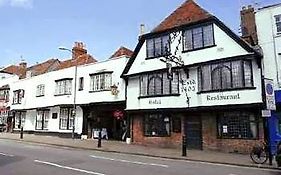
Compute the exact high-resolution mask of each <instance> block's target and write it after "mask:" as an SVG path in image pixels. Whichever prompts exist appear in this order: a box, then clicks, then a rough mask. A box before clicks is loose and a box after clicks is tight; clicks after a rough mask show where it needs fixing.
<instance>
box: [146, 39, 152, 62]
mask: <svg viewBox="0 0 281 175" xmlns="http://www.w3.org/2000/svg"><path fill="white" fill-rule="evenodd" d="M146 51H147V57H148V58H149V57H154V42H153V39H149V40H147V41H146Z"/></svg>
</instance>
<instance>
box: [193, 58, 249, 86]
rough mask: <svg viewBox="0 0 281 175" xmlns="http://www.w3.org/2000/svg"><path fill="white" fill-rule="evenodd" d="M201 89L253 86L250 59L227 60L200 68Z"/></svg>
mask: <svg viewBox="0 0 281 175" xmlns="http://www.w3.org/2000/svg"><path fill="white" fill-rule="evenodd" d="M198 77H199V82H198V83H199V91H210V90H227V89H235V88H245V87H253V86H254V83H253V72H252V62H251V61H250V60H236V61H225V62H219V63H212V64H207V65H202V66H200V67H199V68H198Z"/></svg>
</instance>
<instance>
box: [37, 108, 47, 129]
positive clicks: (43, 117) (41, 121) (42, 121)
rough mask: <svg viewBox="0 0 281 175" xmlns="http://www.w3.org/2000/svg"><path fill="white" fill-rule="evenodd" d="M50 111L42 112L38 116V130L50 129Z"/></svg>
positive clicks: (38, 112)
mask: <svg viewBox="0 0 281 175" xmlns="http://www.w3.org/2000/svg"><path fill="white" fill-rule="evenodd" d="M48 123H49V111H46V110H40V111H37V115H36V130H44V129H48Z"/></svg>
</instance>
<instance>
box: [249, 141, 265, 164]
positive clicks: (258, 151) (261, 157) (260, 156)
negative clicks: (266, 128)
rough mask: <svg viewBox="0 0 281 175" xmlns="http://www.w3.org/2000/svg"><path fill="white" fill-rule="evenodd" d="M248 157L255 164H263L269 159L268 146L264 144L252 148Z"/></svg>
mask: <svg viewBox="0 0 281 175" xmlns="http://www.w3.org/2000/svg"><path fill="white" fill-rule="evenodd" d="M250 157H251V159H252V161H253V162H254V163H256V164H264V163H265V162H266V161H267V159H268V158H269V146H268V144H267V143H266V142H262V143H261V144H258V145H255V146H253V148H252V150H251V152H250Z"/></svg>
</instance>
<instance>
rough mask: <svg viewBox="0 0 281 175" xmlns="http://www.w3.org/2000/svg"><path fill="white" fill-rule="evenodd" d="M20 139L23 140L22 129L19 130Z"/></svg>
mask: <svg viewBox="0 0 281 175" xmlns="http://www.w3.org/2000/svg"><path fill="white" fill-rule="evenodd" d="M20 139H23V127H21V128H20Z"/></svg>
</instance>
